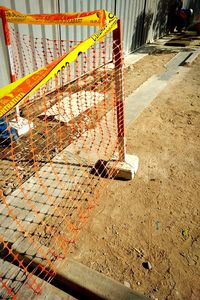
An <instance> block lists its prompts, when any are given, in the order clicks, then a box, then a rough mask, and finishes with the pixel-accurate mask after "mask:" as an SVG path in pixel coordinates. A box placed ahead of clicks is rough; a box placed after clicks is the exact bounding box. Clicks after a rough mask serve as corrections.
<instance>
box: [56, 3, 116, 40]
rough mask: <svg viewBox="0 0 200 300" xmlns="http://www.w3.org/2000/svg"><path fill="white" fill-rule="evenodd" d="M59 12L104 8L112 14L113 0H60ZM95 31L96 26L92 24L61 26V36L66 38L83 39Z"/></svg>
mask: <svg viewBox="0 0 200 300" xmlns="http://www.w3.org/2000/svg"><path fill="white" fill-rule="evenodd" d="M59 2H60V12H79V11H82V12H83V11H85V12H86V11H92V10H97V9H105V10H107V11H109V12H111V13H113V14H114V10H115V1H114V0H107V1H106V0H96V1H85V0H73V1H72V0H60V1H59ZM95 31H97V28H96V27H92V26H90V27H89V26H72V27H71V26H70V27H69V26H66V27H65V26H61V36H62V38H63V39H66V40H70V39H71V40H77V41H78V40H84V39H86V38H87V37H89V36H90V35H92V34H93V33H94V32H95Z"/></svg>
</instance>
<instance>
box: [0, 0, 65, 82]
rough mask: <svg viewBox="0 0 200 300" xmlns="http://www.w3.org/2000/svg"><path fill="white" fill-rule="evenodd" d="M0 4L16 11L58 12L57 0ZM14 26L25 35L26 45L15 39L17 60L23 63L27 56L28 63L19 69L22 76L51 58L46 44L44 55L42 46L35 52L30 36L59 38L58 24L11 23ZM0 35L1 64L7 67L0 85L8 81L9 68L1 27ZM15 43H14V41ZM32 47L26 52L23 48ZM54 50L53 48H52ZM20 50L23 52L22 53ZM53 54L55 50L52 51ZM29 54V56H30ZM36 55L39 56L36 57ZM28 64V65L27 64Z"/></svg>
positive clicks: (0, 79) (21, 0)
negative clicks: (31, 65) (22, 68)
mask: <svg viewBox="0 0 200 300" xmlns="http://www.w3.org/2000/svg"><path fill="white" fill-rule="evenodd" d="M1 5H2V6H6V7H9V8H12V9H16V10H18V11H21V12H24V13H53V12H58V0H56V1H54V0H51V1H40V0H34V1H30V0H20V1H11V0H10V1H9V0H1ZM12 26H14V28H15V31H18V32H19V33H20V34H23V35H26V36H27V38H26V41H27V46H26V45H25V44H22V43H23V42H22V41H21V42H20V41H17V44H18V45H17V46H18V48H19V51H18V54H17V55H18V58H17V59H18V60H20V61H21V63H25V62H24V59H25V57H27V59H28V57H29V61H28V62H29V63H26V67H25V69H24V71H22V70H21V71H20V72H19V75H20V76H24V74H27V73H29V72H30V71H32V68H35V69H36V68H38V67H41V66H43V65H45V64H46V63H47V60H48V61H49V60H50V59H52V57H50V56H49V54H47V47H48V46H47V44H44V50H46V51H45V52H46V53H45V55H46V56H45V55H44V54H43V53H42V52H41V51H42V48H41V47H40V48H39V50H38V51H39V53H37V55H36V54H35V51H34V47H35V45H34V42H33V41H29V37H30V36H34V37H36V38H39V39H41V38H43V39H44V40H45V39H46V38H48V39H49V40H53V39H58V38H59V27H58V26H50V25H47V26H41V25H12ZM0 36H1V47H0V54H1V57H3V62H2V65H4V66H6V67H7V69H6V70H5V75H3V76H2V74H1V75H0V76H2V78H1V77H0V86H4V85H6V84H8V83H9V82H10V80H9V68H8V57H7V49H6V46H5V44H4V42H3V33H2V28H1V31H0ZM20 43H21V44H20ZM15 44H16V43H15ZM30 45H31V48H32V53H30V51H29V52H26V50H25V49H28V48H30ZM53 51H54V50H53ZM22 52H24V55H22ZM54 55H55V51H54ZM30 56H31V58H30ZM38 56H40V58H39V59H38ZM30 60H32V64H33V67H30ZM28 65H29V66H28Z"/></svg>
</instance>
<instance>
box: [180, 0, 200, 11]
mask: <svg viewBox="0 0 200 300" xmlns="http://www.w3.org/2000/svg"><path fill="white" fill-rule="evenodd" d="M183 7H184V8H192V9H193V10H194V13H196V12H198V11H200V0H184V1H183Z"/></svg>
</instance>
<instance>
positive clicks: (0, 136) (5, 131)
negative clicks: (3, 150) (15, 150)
mask: <svg viewBox="0 0 200 300" xmlns="http://www.w3.org/2000/svg"><path fill="white" fill-rule="evenodd" d="M9 126H10V124H9V122H6V117H2V118H0V146H3V147H5V146H6V145H9V144H10V143H11V140H13V141H15V140H17V139H18V134H17V131H16V130H15V129H14V128H13V127H9Z"/></svg>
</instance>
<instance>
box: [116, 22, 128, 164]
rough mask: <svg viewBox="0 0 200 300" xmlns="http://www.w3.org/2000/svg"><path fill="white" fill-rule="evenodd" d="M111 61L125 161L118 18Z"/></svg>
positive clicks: (122, 82) (121, 158)
mask: <svg viewBox="0 0 200 300" xmlns="http://www.w3.org/2000/svg"><path fill="white" fill-rule="evenodd" d="M113 62H114V66H115V70H114V76H115V92H116V109H117V130H118V149H119V160H120V161H125V154H126V147H125V126H124V88H123V84H124V80H123V79H124V78H123V54H122V30H121V21H120V20H118V22H117V28H116V29H115V30H114V31H113Z"/></svg>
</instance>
